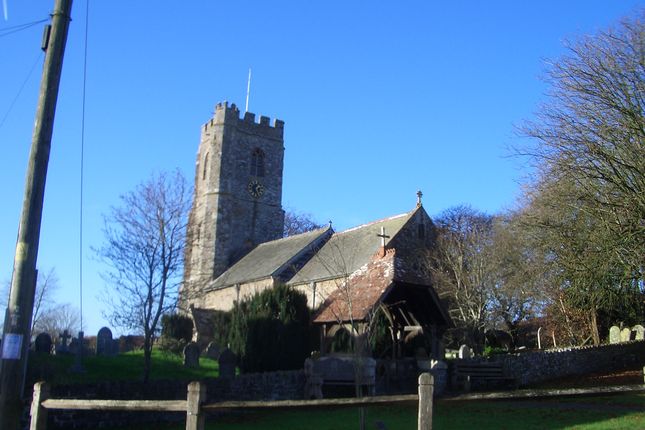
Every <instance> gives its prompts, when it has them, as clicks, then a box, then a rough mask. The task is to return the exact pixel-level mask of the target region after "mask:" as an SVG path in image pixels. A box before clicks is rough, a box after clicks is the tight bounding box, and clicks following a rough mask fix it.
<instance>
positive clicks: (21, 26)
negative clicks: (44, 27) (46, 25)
mask: <svg viewBox="0 0 645 430" xmlns="http://www.w3.org/2000/svg"><path fill="white" fill-rule="evenodd" d="M48 21H49V18H46V19H41V20H40V21H34V22H28V23H26V24H18V25H14V26H12V27H6V28H3V29H0V37H4V36H9V35H10V34H14V33H18V32H19V31H22V30H26V29H28V28H30V27H33V26H35V25H38V24H42V23H43V22H48Z"/></svg>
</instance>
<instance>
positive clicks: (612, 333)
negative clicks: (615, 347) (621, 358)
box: [609, 325, 620, 343]
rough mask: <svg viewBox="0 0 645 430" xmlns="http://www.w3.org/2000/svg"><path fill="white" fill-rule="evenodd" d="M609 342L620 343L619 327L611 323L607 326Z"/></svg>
mask: <svg viewBox="0 0 645 430" xmlns="http://www.w3.org/2000/svg"><path fill="white" fill-rule="evenodd" d="M609 343H620V329H619V328H618V326H615V325H612V326H611V327H610V328H609Z"/></svg>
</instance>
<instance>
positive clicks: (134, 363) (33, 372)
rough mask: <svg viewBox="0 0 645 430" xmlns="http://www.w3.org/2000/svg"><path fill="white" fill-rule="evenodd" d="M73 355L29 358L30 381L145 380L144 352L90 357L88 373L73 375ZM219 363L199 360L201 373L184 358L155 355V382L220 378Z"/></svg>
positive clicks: (86, 364)
mask: <svg viewBox="0 0 645 430" xmlns="http://www.w3.org/2000/svg"><path fill="white" fill-rule="evenodd" d="M74 359H75V358H74V357H73V356H71V355H51V356H50V355H43V354H33V355H30V356H29V364H28V366H29V378H30V379H31V380H33V381H36V380H46V381H48V382H49V383H51V384H54V385H62V384H88V383H96V382H104V381H136V380H141V378H142V376H143V351H133V352H128V353H125V354H119V355H116V356H114V357H105V356H87V357H84V358H83V367H84V368H85V372H83V373H73V372H70V368H71V367H72V365H73V364H74ZM218 369H219V367H218V364H217V361H215V360H211V359H209V358H204V357H202V358H200V359H199V369H189V368H186V367H184V366H183V362H182V358H181V357H180V356H178V355H175V354H169V353H164V352H161V351H159V350H153V351H152V365H151V369H150V378H151V379H179V380H198V379H204V378H214V377H217V376H218V375H219V370H218Z"/></svg>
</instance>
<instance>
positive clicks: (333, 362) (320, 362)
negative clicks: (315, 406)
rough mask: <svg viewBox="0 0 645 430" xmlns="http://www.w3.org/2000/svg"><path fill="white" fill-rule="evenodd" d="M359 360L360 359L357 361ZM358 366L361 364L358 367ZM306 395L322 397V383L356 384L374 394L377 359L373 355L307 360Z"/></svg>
mask: <svg viewBox="0 0 645 430" xmlns="http://www.w3.org/2000/svg"><path fill="white" fill-rule="evenodd" d="M357 360H360V361H359V362H357ZM356 366H360V369H357V368H356ZM305 378H306V385H305V397H306V398H322V385H352V386H353V385H356V384H358V385H359V386H361V387H367V391H368V394H370V395H373V394H374V387H375V385H376V360H374V359H373V358H371V357H361V358H360V359H357V358H356V357H352V356H347V357H344V356H343V357H332V356H327V357H320V358H317V359H311V358H308V359H306V360H305Z"/></svg>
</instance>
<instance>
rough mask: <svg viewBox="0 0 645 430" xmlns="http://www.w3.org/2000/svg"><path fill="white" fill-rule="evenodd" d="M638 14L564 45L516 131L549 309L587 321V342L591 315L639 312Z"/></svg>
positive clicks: (644, 202)
mask: <svg viewBox="0 0 645 430" xmlns="http://www.w3.org/2000/svg"><path fill="white" fill-rule="evenodd" d="M643 17H644V10H643V9H641V10H639V11H638V12H637V14H636V16H634V17H633V18H631V19H626V20H624V21H623V22H622V23H620V24H619V25H618V26H616V27H615V28H612V29H609V30H607V31H603V32H599V33H598V34H596V35H594V36H588V37H584V38H581V39H579V40H578V41H576V42H573V43H569V44H568V46H567V47H568V53H567V54H566V55H565V56H564V57H562V58H561V59H559V60H558V61H555V62H553V63H552V64H551V65H550V68H549V70H548V76H547V80H548V82H549V83H550V84H551V89H550V92H549V98H548V100H547V102H546V103H545V104H544V105H543V106H542V107H541V108H540V111H539V113H538V116H537V118H536V120H534V121H532V122H527V123H526V124H525V125H524V126H523V128H522V132H523V134H524V135H526V136H528V137H530V138H531V141H530V145H529V146H528V147H526V148H522V149H520V150H519V151H518V152H519V153H520V154H521V155H526V156H528V157H529V159H530V160H531V161H532V163H533V165H534V166H535V172H536V173H535V177H534V178H533V179H532V181H531V182H530V183H529V184H528V186H527V194H526V200H527V204H526V207H525V210H524V214H523V219H524V223H525V224H526V226H527V229H530V230H532V235H533V237H534V239H535V243H536V244H537V246H538V248H539V249H541V252H542V253H543V254H544V255H545V256H547V257H548V263H549V265H550V266H551V268H552V269H551V270H550V272H551V273H557V274H558V276H557V277H556V278H555V281H556V283H555V285H553V288H551V289H550V291H551V293H552V295H551V298H552V302H553V305H554V306H552V308H551V309H554V310H561V311H558V312H557V314H558V315H560V317H559V318H557V319H559V320H561V321H565V322H566V324H567V325H568V326H570V325H571V324H572V323H574V322H575V321H581V320H582V321H583V320H586V322H585V323H584V324H585V326H586V327H585V328H586V329H588V330H589V331H591V333H592V334H593V340H594V343H596V344H597V343H599V342H600V334H599V333H600V332H601V329H600V326H601V325H602V323H603V322H602V321H599V317H600V316H605V317H606V316H610V318H612V317H611V315H612V313H614V314H615V316H614V317H613V318H621V319H623V318H626V317H627V315H626V314H627V312H625V309H626V308H625V307H627V308H633V309H634V310H636V312H642V311H639V310H638V307H639V306H636V305H635V303H640V304H641V305H640V307H642V303H643V300H642V291H640V288H639V286H640V287H641V288H642V283H643V268H644V267H645V259H644V256H645V150H644V144H645V143H644V142H645V96H644V94H645V61H644V58H645V28H644V27H643ZM556 304H557V306H555V305H556ZM617 309H623V311H622V312H618V313H617V312H616V310H617ZM580 311H582V313H583V314H584V315H585V318H580V317H579V315H580ZM618 314H620V315H618ZM614 322H615V321H614ZM569 332H570V333H572V334H573V332H574V330H569ZM571 340H572V341H574V342H579V341H584V339H582V340H580V339H575V338H574V337H573V336H572V338H571Z"/></svg>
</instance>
